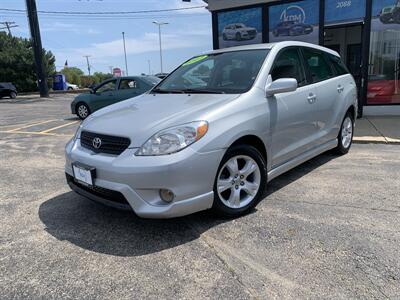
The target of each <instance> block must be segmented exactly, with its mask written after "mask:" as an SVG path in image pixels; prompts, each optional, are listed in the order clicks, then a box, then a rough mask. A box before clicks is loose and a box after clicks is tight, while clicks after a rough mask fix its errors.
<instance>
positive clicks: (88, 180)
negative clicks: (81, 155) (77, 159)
mask: <svg viewBox="0 0 400 300" xmlns="http://www.w3.org/2000/svg"><path fill="white" fill-rule="evenodd" d="M72 168H73V170H74V178H75V179H76V180H78V181H80V182H82V183H84V184H87V185H93V178H92V171H91V170H90V169H88V168H83V167H80V166H77V165H72Z"/></svg>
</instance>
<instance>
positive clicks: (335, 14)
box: [325, 0, 366, 25]
mask: <svg viewBox="0 0 400 300" xmlns="http://www.w3.org/2000/svg"><path fill="white" fill-rule="evenodd" d="M365 9H366V8H365V0H326V1H325V24H328V25H331V24H338V23H343V22H354V21H360V20H362V19H364V17H365Z"/></svg>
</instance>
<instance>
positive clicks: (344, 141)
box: [335, 112, 354, 155]
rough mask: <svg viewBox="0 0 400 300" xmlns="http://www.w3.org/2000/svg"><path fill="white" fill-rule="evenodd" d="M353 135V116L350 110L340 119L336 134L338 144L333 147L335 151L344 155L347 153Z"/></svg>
mask: <svg viewBox="0 0 400 300" xmlns="http://www.w3.org/2000/svg"><path fill="white" fill-rule="evenodd" d="M353 135H354V118H353V116H352V115H351V113H350V112H348V113H347V114H346V116H345V117H344V119H343V121H342V125H341V127H340V131H339V135H338V145H337V147H336V148H335V152H336V153H338V154H340V155H344V154H347V153H348V152H349V150H350V148H351V145H352V143H353Z"/></svg>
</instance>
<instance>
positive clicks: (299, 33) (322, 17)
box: [207, 0, 400, 113]
mask: <svg viewBox="0 0 400 300" xmlns="http://www.w3.org/2000/svg"><path fill="white" fill-rule="evenodd" d="M207 2H208V9H209V10H210V11H211V13H212V23H213V45H214V48H215V49H220V48H226V47H231V46H237V45H246V44H256V43H268V42H278V41H287V40H296V41H304V42H309V43H314V44H319V45H323V46H325V47H328V48H331V49H334V50H335V51H337V52H338V53H340V55H341V56H342V59H343V61H344V62H345V63H346V65H347V66H348V68H349V70H350V72H351V73H352V74H353V76H354V78H355V80H356V82H357V86H358V87H359V102H360V103H359V104H360V105H359V106H360V109H361V110H362V109H371V108H372V109H374V108H375V109H378V110H379V109H380V110H382V111H385V110H386V111H389V112H390V111H392V112H395V113H398V112H399V111H400V109H399V108H400V81H399V80H400V0H301V1H299V0H297V1H291V0H281V1H276V0H275V1H274V0H209V1H207ZM396 105H398V106H396ZM396 111H397V112H396Z"/></svg>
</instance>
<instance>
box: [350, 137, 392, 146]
mask: <svg viewBox="0 0 400 300" xmlns="http://www.w3.org/2000/svg"><path fill="white" fill-rule="evenodd" d="M353 143H354V144H384V145H400V140H397V139H390V138H386V139H385V138H384V137H354V138H353Z"/></svg>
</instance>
